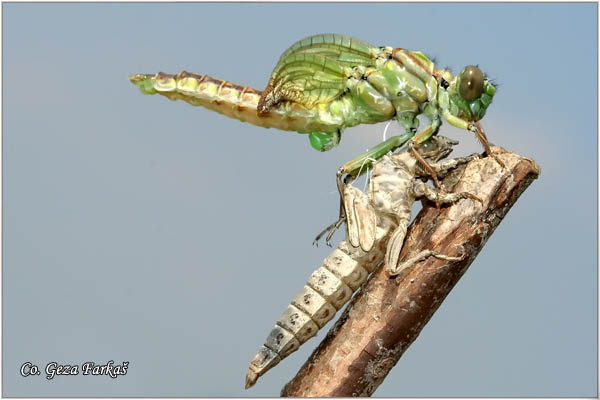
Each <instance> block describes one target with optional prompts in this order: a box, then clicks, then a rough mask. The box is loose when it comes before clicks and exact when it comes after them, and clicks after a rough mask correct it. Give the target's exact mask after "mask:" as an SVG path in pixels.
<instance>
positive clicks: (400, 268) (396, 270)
mask: <svg viewBox="0 0 600 400" xmlns="http://www.w3.org/2000/svg"><path fill="white" fill-rule="evenodd" d="M429 257H435V258H438V259H440V260H446V261H462V260H464V259H465V257H466V255H465V254H464V253H463V254H462V255H460V256H458V257H452V256H447V255H445V254H442V253H439V252H437V251H435V250H423V251H421V252H420V253H418V254H417V255H415V256H414V257H411V258H409V259H408V260H406V261H404V262H402V263H400V264H399V265H397V266H396V267H395V268H389V267H388V269H387V273H388V274H389V275H390V276H396V275H399V274H400V273H401V272H402V271H403V270H405V269H407V268H410V267H412V266H414V265H415V264H416V263H418V262H421V261H423V260H425V259H426V258H429ZM401 279H402V278H401V277H397V278H396V281H400V280H401Z"/></svg>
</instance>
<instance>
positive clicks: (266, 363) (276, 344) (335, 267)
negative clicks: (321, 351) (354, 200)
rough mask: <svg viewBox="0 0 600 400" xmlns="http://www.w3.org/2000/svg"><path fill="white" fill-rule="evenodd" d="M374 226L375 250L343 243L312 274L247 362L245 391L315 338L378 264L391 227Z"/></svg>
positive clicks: (387, 223) (380, 222) (386, 221)
mask: <svg viewBox="0 0 600 400" xmlns="http://www.w3.org/2000/svg"><path fill="white" fill-rule="evenodd" d="M378 222H379V224H378V226H377V233H376V241H375V246H374V248H373V249H371V251H369V252H364V251H363V250H361V249H360V248H355V247H353V246H352V245H351V244H349V243H348V242H347V241H346V240H343V241H342V242H340V244H339V245H338V247H337V248H336V249H335V250H334V251H333V252H332V253H331V254H330V255H329V257H327V258H326V259H325V260H324V261H323V264H322V265H321V267H319V269H317V270H316V271H315V272H313V273H312V275H311V276H310V278H309V279H308V282H307V283H306V285H305V286H304V288H302V290H301V291H300V293H298V295H297V296H296V297H295V298H294V300H292V302H291V303H290V305H288V307H287V308H286V310H285V311H284V312H283V314H282V315H281V317H280V318H279V320H278V321H277V322H276V324H275V327H274V328H273V330H272V331H271V333H270V334H269V336H268V337H267V339H266V340H265V343H264V345H263V346H261V348H260V349H259V350H258V353H257V354H256V355H255V356H254V358H253V359H252V361H251V362H250V367H249V368H248V372H247V374H246V389H247V388H249V387H251V386H253V385H254V384H255V383H256V380H257V379H258V378H259V377H260V376H262V375H263V374H264V373H265V372H267V371H268V370H269V369H271V368H273V367H274V366H275V365H277V364H278V363H279V362H280V361H281V360H282V359H284V358H285V357H287V356H289V355H290V354H291V353H293V352H294V351H296V350H298V348H299V347H300V346H301V345H302V344H303V343H304V342H306V341H307V340H308V339H310V338H311V337H313V336H315V335H316V334H317V332H318V331H319V330H320V329H321V328H322V327H323V326H325V324H326V323H327V322H329V321H330V320H331V319H332V318H333V317H334V315H335V314H336V312H337V311H338V310H339V309H341V308H342V306H344V304H346V303H347V302H348V300H350V298H351V297H352V294H353V293H354V292H355V291H357V290H358V288H359V287H360V285H362V284H363V282H364V281H365V280H366V279H367V276H369V274H370V273H371V272H373V271H374V270H375V269H376V268H377V267H378V266H379V265H380V264H381V262H382V261H383V258H384V256H385V251H386V246H387V238H388V236H389V232H390V230H391V229H392V228H393V225H391V224H390V223H389V222H388V220H387V219H385V220H384V219H383V218H381V219H379V221H378Z"/></svg>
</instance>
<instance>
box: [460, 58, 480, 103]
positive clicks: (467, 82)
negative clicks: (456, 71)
mask: <svg viewBox="0 0 600 400" xmlns="http://www.w3.org/2000/svg"><path fill="white" fill-rule="evenodd" d="M483 81H484V77H483V72H481V70H480V69H479V68H477V67H476V66H474V65H469V66H468V67H466V68H465V69H464V70H463V72H462V73H461V74H460V85H459V87H458V94H460V97H462V98H463V99H465V100H467V101H471V100H475V99H476V98H478V97H479V96H481V94H482V93H483Z"/></svg>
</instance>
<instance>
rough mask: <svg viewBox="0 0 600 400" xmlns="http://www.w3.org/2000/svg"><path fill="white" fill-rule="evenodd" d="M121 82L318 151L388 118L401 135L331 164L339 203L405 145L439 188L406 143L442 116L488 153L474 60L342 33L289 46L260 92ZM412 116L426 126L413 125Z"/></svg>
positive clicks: (196, 83)
mask: <svg viewBox="0 0 600 400" xmlns="http://www.w3.org/2000/svg"><path fill="white" fill-rule="evenodd" d="M129 79H130V81H131V82H132V83H134V84H135V85H137V86H139V88H140V89H141V91H142V92H143V93H145V94H155V93H158V94H161V95H163V96H166V97H168V98H169V99H171V100H177V99H180V100H184V101H186V102H188V103H190V104H192V105H195V106H203V107H205V108H208V109H210V110H213V111H216V112H219V113H221V114H224V115H226V116H228V117H231V118H236V119H239V120H241V121H245V122H249V123H251V124H254V125H258V126H262V127H265V128H277V129H282V130H287V131H295V132H299V133H306V134H308V137H309V139H310V144H311V145H312V147H313V148H315V149H316V150H318V151H327V150H330V149H331V148H333V147H335V146H336V145H337V144H338V143H339V142H340V137H341V134H342V132H343V131H344V130H345V129H346V128H348V127H352V126H356V125H360V124H375V123H378V122H382V121H387V120H391V119H395V120H396V121H398V123H399V124H400V125H401V126H402V127H403V128H404V134H402V135H398V136H393V137H390V138H389V139H387V140H385V141H383V142H381V143H379V144H378V145H376V146H374V147H373V148H371V149H369V150H368V151H366V152H365V153H363V154H361V155H360V156H358V157H356V158H354V159H352V160H350V161H348V162H346V163H345V164H343V165H342V166H341V167H340V168H339V170H338V172H337V183H338V191H339V192H340V196H341V198H342V204H343V192H344V190H343V188H344V182H347V181H348V180H349V179H353V178H355V177H357V176H358V175H360V174H362V173H364V172H365V171H366V170H367V169H368V168H369V167H370V165H371V164H372V163H373V161H375V160H377V159H379V158H381V157H382V156H383V155H385V154H387V153H388V152H390V151H393V150H395V149H397V148H399V147H401V146H402V145H404V144H406V143H407V142H408V145H409V148H410V149H411V151H413V153H414V155H415V157H416V158H417V160H419V162H421V163H422V164H423V165H424V167H425V168H426V169H427V170H428V172H429V173H430V174H431V175H432V178H433V181H434V184H435V185H436V187H438V188H439V185H438V182H437V177H436V174H435V171H434V170H433V169H431V168H429V167H428V165H427V163H426V162H425V160H424V159H423V158H422V157H421V156H420V155H419V154H418V152H417V151H415V150H414V146H415V145H416V144H420V143H423V142H424V141H426V140H427V139H429V138H430V137H431V136H432V135H435V134H437V132H438V130H439V128H440V125H441V124H442V119H445V120H446V121H447V122H448V123H450V124H451V125H453V126H456V127H458V128H461V129H465V130H468V131H471V132H473V133H474V134H475V135H476V136H477V138H478V139H479V140H480V141H481V143H482V144H483V146H484V148H485V150H486V153H487V154H488V155H491V151H490V147H489V144H488V142H487V138H486V136H485V133H484V131H483V129H482V128H481V126H480V124H479V120H481V119H482V118H483V116H484V115H485V112H486V110H487V108H488V107H489V105H490V104H491V102H492V99H493V97H494V94H495V92H496V88H495V87H494V85H493V84H492V83H491V82H490V80H489V79H487V78H486V76H485V75H484V74H483V73H482V72H481V70H480V69H479V68H478V67H477V66H473V65H470V66H467V67H465V68H464V69H463V70H462V71H461V73H460V74H458V75H457V76H453V75H452V73H451V72H450V71H449V70H446V69H435V65H434V62H433V61H431V60H430V59H429V58H428V57H427V56H425V54H423V53H422V52H420V51H411V50H406V49H402V48H392V47H389V46H383V47H375V46H371V45H369V44H367V43H364V42H362V41H360V40H358V39H354V38H351V37H348V36H344V35H338V34H319V35H314V36H310V37H307V38H305V39H302V40H300V41H298V42H296V43H294V44H293V45H292V46H290V47H289V48H288V49H287V50H286V51H285V52H284V53H283V54H282V55H281V58H280V59H279V62H278V63H277V65H276V66H275V69H274V70H273V72H272V74H271V77H270V79H269V83H268V84H267V87H266V89H265V90H264V91H260V90H256V89H252V88H249V87H245V86H239V85H236V84H233V83H230V82H228V81H224V80H220V79H215V78H212V77H209V76H207V75H198V74H193V73H188V72H185V71H184V72H180V73H178V74H176V75H169V74H165V73H161V72H159V73H158V74H137V75H132V76H130V77H129ZM420 114H424V115H426V116H427V117H428V118H429V120H430V123H429V125H428V126H427V127H425V128H424V129H422V130H420V131H418V128H419V120H418V118H417V116H418V115H420ZM343 220H344V215H343V207H340V219H339V220H338V221H337V222H336V223H334V224H332V225H330V226H329V227H328V228H327V229H326V230H325V231H323V232H322V234H324V233H325V232H329V235H328V237H327V241H329V239H330V238H331V235H332V234H333V232H334V231H335V230H336V229H337V228H338V227H339V226H340V225H341V222H342V221H343ZM322 234H320V235H319V236H318V237H317V240H318V238H320V237H321V236H322Z"/></svg>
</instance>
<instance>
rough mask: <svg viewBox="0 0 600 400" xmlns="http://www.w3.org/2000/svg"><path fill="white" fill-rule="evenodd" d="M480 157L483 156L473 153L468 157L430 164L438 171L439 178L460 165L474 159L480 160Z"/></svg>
mask: <svg viewBox="0 0 600 400" xmlns="http://www.w3.org/2000/svg"><path fill="white" fill-rule="evenodd" d="M480 158H481V156H480V155H479V154H471V155H470V156H467V157H457V158H450V159H446V160H442V161H439V162H436V163H433V164H429V165H430V166H431V168H433V170H434V171H435V172H436V173H437V176H438V178H444V177H445V176H446V175H447V174H448V172H450V171H452V170H453V169H455V168H456V167H458V166H459V165H462V164H466V163H468V162H470V161H472V160H479V159H480Z"/></svg>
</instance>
